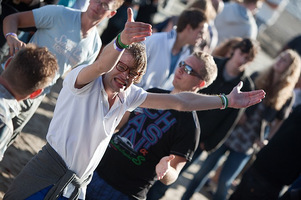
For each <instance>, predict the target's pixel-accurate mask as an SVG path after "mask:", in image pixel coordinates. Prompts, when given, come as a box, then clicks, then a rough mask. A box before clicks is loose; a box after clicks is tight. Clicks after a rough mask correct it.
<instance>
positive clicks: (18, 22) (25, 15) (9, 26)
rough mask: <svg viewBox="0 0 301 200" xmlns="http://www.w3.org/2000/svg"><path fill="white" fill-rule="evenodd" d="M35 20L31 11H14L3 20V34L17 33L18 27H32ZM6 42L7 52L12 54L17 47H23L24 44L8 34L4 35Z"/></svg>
mask: <svg viewBox="0 0 301 200" xmlns="http://www.w3.org/2000/svg"><path fill="white" fill-rule="evenodd" d="M34 26H35V21H34V17H33V13H32V11H26V12H20V13H15V14H12V15H8V16H7V17H5V18H4V20H3V34H4V35H6V34H7V33H17V31H18V28H27V27H34ZM6 40H7V44H8V46H9V54H10V55H13V54H14V53H15V51H17V49H15V48H22V47H25V46H26V44H25V43H23V42H22V41H20V40H19V39H18V38H17V37H15V36H13V35H9V36H7V37H6Z"/></svg>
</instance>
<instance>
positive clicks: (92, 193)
mask: <svg viewBox="0 0 301 200" xmlns="http://www.w3.org/2000/svg"><path fill="white" fill-rule="evenodd" d="M86 199H87V200H101V199H103V200H133V199H134V198H132V197H130V196H128V195H126V194H124V193H122V192H120V191H118V190H116V189H115V188H113V187H112V186H110V185H109V184H108V183H107V182H105V181H104V180H103V179H102V178H101V177H100V176H99V175H98V174H97V172H94V174H93V178H92V181H91V182H90V184H89V185H88V187H87V194H86Z"/></svg>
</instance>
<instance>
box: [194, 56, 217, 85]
mask: <svg viewBox="0 0 301 200" xmlns="http://www.w3.org/2000/svg"><path fill="white" fill-rule="evenodd" d="M192 55H193V56H195V57H196V58H197V59H199V61H200V62H201V63H202V67H201V68H200V71H199V72H198V74H199V75H200V77H201V79H202V80H204V81H205V82H206V85H205V87H208V86H209V85H210V84H211V83H212V82H213V81H214V80H215V79H216V77H217V67H216V64H215V62H214V60H213V57H212V56H211V55H210V54H208V53H206V52H204V51H195V52H193V54H192Z"/></svg>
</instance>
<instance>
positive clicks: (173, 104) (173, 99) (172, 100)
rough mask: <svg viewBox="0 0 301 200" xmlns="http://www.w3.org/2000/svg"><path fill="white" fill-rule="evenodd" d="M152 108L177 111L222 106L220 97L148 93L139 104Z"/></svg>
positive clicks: (188, 93)
mask: <svg viewBox="0 0 301 200" xmlns="http://www.w3.org/2000/svg"><path fill="white" fill-rule="evenodd" d="M140 106H141V107H145V108H153V109H173V110H178V111H193V110H209V109H216V108H221V107H222V101H221V99H220V97H218V96H215V95H204V94H197V93H191V92H183V93H178V94H173V95H169V94H153V93H149V94H148V95H147V98H146V100H145V101H144V102H143V103H142V104H141V105H140Z"/></svg>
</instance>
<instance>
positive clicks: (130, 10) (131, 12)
mask: <svg viewBox="0 0 301 200" xmlns="http://www.w3.org/2000/svg"><path fill="white" fill-rule="evenodd" d="M127 12H128V22H134V21H135V20H134V14H133V10H132V8H128V10H127Z"/></svg>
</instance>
